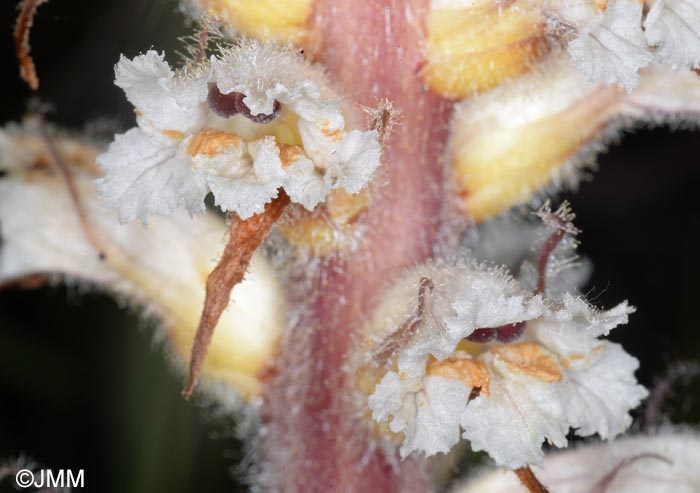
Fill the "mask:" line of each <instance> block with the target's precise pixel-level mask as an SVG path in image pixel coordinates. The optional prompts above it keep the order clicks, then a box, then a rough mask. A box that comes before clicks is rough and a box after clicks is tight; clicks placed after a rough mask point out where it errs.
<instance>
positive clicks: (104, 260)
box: [0, 126, 284, 397]
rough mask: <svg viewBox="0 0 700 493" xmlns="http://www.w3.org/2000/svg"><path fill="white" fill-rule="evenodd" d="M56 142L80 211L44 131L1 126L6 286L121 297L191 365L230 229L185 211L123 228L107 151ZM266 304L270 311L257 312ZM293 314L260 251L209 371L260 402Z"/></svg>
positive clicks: (224, 323) (0, 213)
mask: <svg viewBox="0 0 700 493" xmlns="http://www.w3.org/2000/svg"><path fill="white" fill-rule="evenodd" d="M52 140H53V143H54V145H55V147H56V150H57V153H58V154H59V155H60V157H61V158H62V161H63V164H64V165H65V167H66V169H67V170H68V172H69V173H70V175H71V176H72V183H73V185H74V187H75V192H76V194H77V196H78V197H79V204H76V203H75V202H74V201H73V200H72V199H71V194H70V193H69V189H68V185H67V183H66V180H65V179H63V178H62V176H61V173H60V171H59V167H58V165H57V164H56V162H55V161H54V157H53V156H52V155H51V154H50V153H49V151H48V149H47V141H46V140H44V139H42V137H40V136H39V135H38V133H37V131H36V129H35V128H32V127H26V126H7V127H5V128H2V129H0V171H2V172H3V176H2V178H0V236H1V241H0V285H2V284H5V283H12V282H20V281H21V280H22V279H23V278H25V277H27V276H36V275H39V276H46V277H47V279H48V280H49V281H58V280H60V281H66V282H68V283H71V284H80V285H83V286H84V285H86V284H87V285H91V286H96V287H98V288H99V289H103V290H108V291H110V292H112V293H116V294H118V295H119V297H120V298H121V299H122V300H129V301H131V302H132V303H133V304H134V305H138V306H142V307H144V308H145V309H146V311H147V312H148V313H149V314H150V315H155V316H156V317H157V318H158V319H159V320H160V322H161V323H162V326H163V327H164V329H165V334H166V335H167V339H168V340H169V342H170V343H171V346H170V347H172V348H173V349H174V354H175V356H176V358H175V359H176V361H178V363H179V364H182V363H183V362H186V361H187V358H188V357H189V351H190V347H191V344H192V339H193V337H194V332H195V329H196V327H197V321H198V320H199V317H200V315H201V312H202V304H203V302H204V296H205V282H206V278H207V274H208V273H209V272H210V271H211V270H212V268H213V266H214V265H215V259H216V257H217V252H218V251H219V250H220V249H221V244H222V241H223V240H224V238H225V236H226V225H225V222H224V221H223V219H222V218H220V217H217V215H216V214H213V213H212V214H210V213H205V214H202V215H200V216H198V217H196V218H195V219H192V218H189V217H187V215H186V214H185V213H184V212H178V213H175V214H172V215H171V216H168V217H155V218H153V220H152V221H151V223H150V225H149V227H148V228H145V227H144V226H143V225H141V224H139V223H131V224H128V225H120V224H119V221H118V220H117V218H116V217H115V214H113V213H111V212H110V213H105V211H104V210H102V207H101V204H100V202H99V200H98V197H97V194H96V193H95V185H94V180H95V178H96V177H98V176H99V175H100V173H99V169H98V168H97V166H96V165H95V157H96V155H97V154H98V152H99V151H98V149H96V148H95V147H94V146H92V145H91V144H90V143H89V142H86V141H84V140H79V139H76V138H68V137H57V138H55V139H52ZM81 214H82V217H81ZM260 303H262V304H263V305H264V306H266V307H268V308H267V309H265V310H259V309H257V307H258V306H259V304H260ZM283 313H284V307H283V296H282V293H281V291H280V286H279V283H278V281H277V279H276V278H275V276H274V273H273V270H272V266H271V265H270V264H269V262H268V261H267V260H266V259H265V257H264V256H263V255H262V254H255V256H254V257H253V260H252V262H251V264H250V267H249V269H248V271H247V274H246V278H245V280H244V281H243V282H241V283H240V284H239V285H237V286H236V287H235V289H234V290H233V293H232V295H231V306H230V308H229V310H227V311H226V312H225V313H224V314H223V316H222V317H221V319H220V321H219V325H218V331H217V333H216V336H215V337H214V339H213V340H212V344H211V347H210V349H209V359H208V360H207V362H206V365H205V373H206V374H207V375H210V376H213V377H215V378H217V379H219V380H221V381H223V382H225V383H228V384H230V385H231V386H233V387H234V388H235V389H236V390H238V391H239V392H240V393H241V394H243V395H245V396H248V397H253V396H256V395H257V394H258V392H259V390H260V382H259V380H258V374H259V372H260V370H261V368H262V367H263V366H264V365H265V364H266V363H267V361H268V358H269V357H271V354H273V352H274V351H275V347H276V344H277V340H278V337H279V334H280V330H281V327H282V323H283Z"/></svg>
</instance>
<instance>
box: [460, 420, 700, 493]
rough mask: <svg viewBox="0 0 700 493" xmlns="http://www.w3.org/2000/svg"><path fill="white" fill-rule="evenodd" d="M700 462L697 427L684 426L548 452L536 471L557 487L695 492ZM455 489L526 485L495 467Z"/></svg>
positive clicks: (570, 491) (567, 491) (512, 490)
mask: <svg viewBox="0 0 700 493" xmlns="http://www.w3.org/2000/svg"><path fill="white" fill-rule="evenodd" d="M698 463H700V438H698V435H697V432H695V431H691V430H684V429H678V430H667V431H664V432H662V433H661V434H659V435H651V436H648V435H638V436H633V437H626V438H621V439H618V440H615V441H614V442H610V443H600V444H586V445H581V446H579V447H577V448H576V449H574V450H570V451H566V452H557V453H552V454H548V455H547V457H546V458H545V460H544V463H543V466H542V468H541V469H540V468H536V469H535V472H536V474H537V477H538V478H539V479H540V480H541V481H542V482H543V483H544V484H545V485H547V487H549V488H550V489H551V491H556V492H557V493H575V492H609V493H613V492H615V493H692V492H696V491H700V470H698V467H697V464H698ZM450 491H451V492H452V493H521V492H522V491H523V485H522V483H520V481H518V479H517V478H516V477H515V476H514V475H511V474H503V471H502V470H496V471H493V470H491V471H488V472H485V473H484V474H483V475H482V476H481V477H478V478H471V479H470V480H468V481H467V482H466V483H465V484H460V485H458V486H456V487H454V488H452V489H451V490H450Z"/></svg>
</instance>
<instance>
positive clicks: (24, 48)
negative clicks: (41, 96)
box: [14, 0, 48, 91]
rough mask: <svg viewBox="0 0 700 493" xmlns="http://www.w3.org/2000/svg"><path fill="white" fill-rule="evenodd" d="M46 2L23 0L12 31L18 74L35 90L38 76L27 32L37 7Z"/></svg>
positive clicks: (44, 0) (46, 0)
mask: <svg viewBox="0 0 700 493" xmlns="http://www.w3.org/2000/svg"><path fill="white" fill-rule="evenodd" d="M46 2H48V0H24V2H23V3H22V8H21V10H20V12H19V16H17V24H16V25H15V32H14V38H15V53H16V54H17V60H18V61H19V74H20V76H21V77H22V79H23V80H24V81H25V82H26V83H27V84H29V87H31V88H32V89H33V90H35V91H36V90H37V89H38V88H39V77H37V75H36V68H35V67H34V61H33V60H32V56H31V55H30V54H29V51H30V49H31V48H30V46H29V32H30V31H31V29H32V24H33V23H34V14H36V9H37V7H39V5H41V4H42V3H46Z"/></svg>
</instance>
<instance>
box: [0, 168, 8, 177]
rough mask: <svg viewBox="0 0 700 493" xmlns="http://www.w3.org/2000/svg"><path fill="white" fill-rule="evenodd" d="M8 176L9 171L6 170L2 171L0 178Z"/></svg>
mask: <svg viewBox="0 0 700 493" xmlns="http://www.w3.org/2000/svg"><path fill="white" fill-rule="evenodd" d="M6 176H7V170H6V169H0V178H5V177H6Z"/></svg>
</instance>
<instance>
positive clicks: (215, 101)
mask: <svg viewBox="0 0 700 493" xmlns="http://www.w3.org/2000/svg"><path fill="white" fill-rule="evenodd" d="M243 98H245V94H242V93H240V92H231V93H228V94H222V93H221V91H219V88H218V87H217V86H216V84H210V85H209V95H208V96H207V102H208V103H209V107H210V108H211V109H212V111H213V112H214V113H216V114H217V115H219V116H221V117H223V118H230V117H232V116H234V115H242V116H245V117H246V118H247V119H248V120H250V121H252V122H255V123H260V124H265V123H270V122H271V121H272V120H274V119H275V118H277V116H278V115H279V114H280V111H281V110H282V105H281V104H280V103H279V101H275V104H274V106H273V107H272V113H270V114H269V115H265V114H262V113H261V114H258V115H253V114H252V113H251V111H250V108H248V106H247V105H246V104H245V103H244V102H243Z"/></svg>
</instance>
